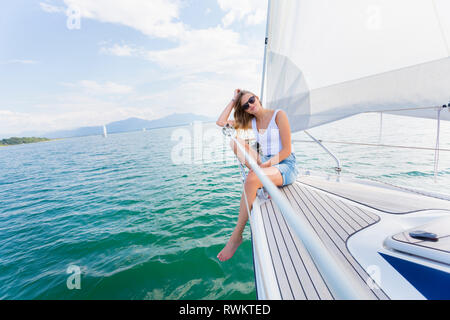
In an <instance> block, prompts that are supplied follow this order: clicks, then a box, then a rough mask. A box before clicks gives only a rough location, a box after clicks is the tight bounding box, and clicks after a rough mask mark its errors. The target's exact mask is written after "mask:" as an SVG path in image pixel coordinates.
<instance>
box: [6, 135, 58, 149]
mask: <svg viewBox="0 0 450 320" xmlns="http://www.w3.org/2000/svg"><path fill="white" fill-rule="evenodd" d="M53 140H59V139H48V138H39V137H11V138H7V139H2V140H0V147H12V146H18V145H22V144H30V143H39V142H48V141H53Z"/></svg>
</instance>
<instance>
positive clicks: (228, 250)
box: [217, 236, 242, 262]
mask: <svg viewBox="0 0 450 320" xmlns="http://www.w3.org/2000/svg"><path fill="white" fill-rule="evenodd" d="M241 243H242V236H241V237H240V238H239V239H236V240H235V239H233V237H231V238H230V240H228V243H227V245H226V246H225V248H223V249H222V251H220V252H219V254H218V255H217V258H218V259H219V260H220V261H222V262H223V261H227V260H228V259H230V258H231V257H232V256H233V255H234V253H235V252H236V249H237V248H238V247H239V245H240V244H241Z"/></svg>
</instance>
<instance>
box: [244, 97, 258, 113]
mask: <svg viewBox="0 0 450 320" xmlns="http://www.w3.org/2000/svg"><path fill="white" fill-rule="evenodd" d="M255 101H256V97H255V96H252V97H250V99H248V101H247V102H246V103H245V104H243V105H242V108H243V109H244V110H247V109H248V108H250V104H254V103H255Z"/></svg>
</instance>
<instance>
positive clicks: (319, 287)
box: [224, 0, 450, 300]
mask: <svg viewBox="0 0 450 320" xmlns="http://www.w3.org/2000/svg"><path fill="white" fill-rule="evenodd" d="M449 18H450V4H449V3H448V1H446V0H393V1H381V0H379V1H377V0H343V1H335V0H283V1H270V0H269V5H268V15H267V29H266V30H267V31H266V40H265V44H266V45H265V53H264V70H263V76H262V79H263V80H262V94H261V99H264V100H263V102H264V104H265V106H266V107H268V108H271V109H276V108H281V109H283V110H285V111H286V113H287V114H288V117H289V120H290V124H291V129H292V132H300V131H304V132H305V133H307V134H309V133H308V132H307V130H308V129H310V128H313V127H317V126H319V125H324V124H327V123H331V122H334V121H337V120H340V119H344V118H347V117H350V116H353V115H356V114H360V113H365V112H377V113H380V114H382V113H388V114H396V115H402V116H409V117H421V118H431V119H436V124H437V145H436V152H438V151H439V124H440V121H448V120H450V112H449V109H450V104H449V99H450V47H449V43H450V22H449V21H450V19H449ZM227 130H228V129H224V133H225V134H226V135H228V136H230V137H231V138H232V139H233V133H232V132H229V131H227ZM310 137H311V138H312V139H313V140H314V141H316V142H317V143H318V144H320V146H322V147H323V148H324V149H325V151H327V152H328V153H329V154H330V155H332V156H334V155H333V154H332V153H331V152H330V151H329V150H328V149H327V148H326V146H324V145H323V144H322V143H321V142H320V141H319V140H318V139H315V138H314V137H312V136H311V135H310ZM240 148H241V152H243V153H244V154H245V156H246V159H247V160H248V162H249V163H250V165H251V167H252V169H253V170H254V171H255V173H256V174H257V175H258V177H259V178H260V180H261V182H262V183H263V185H264V190H265V191H267V193H269V194H270V197H268V196H267V195H266V193H265V192H260V193H259V196H257V198H256V200H255V202H254V203H253V206H252V210H251V214H250V224H251V231H252V236H251V238H252V248H253V259H254V272H255V284H256V291H257V297H258V299H380V300H388V299H419V300H420V299H450V196H449V195H447V194H445V193H442V194H441V193H431V192H424V191H422V190H415V189H413V188H404V187H402V186H394V185H385V184H381V183H376V182H373V181H364V180H361V179H357V180H356V179H351V178H346V177H345V170H344V169H342V168H341V165H340V163H339V162H338V161H337V165H336V174H335V176H334V177H333V178H331V179H326V178H322V177H321V176H315V175H312V174H302V175H300V176H299V177H298V179H297V181H296V182H294V183H293V184H292V185H288V186H285V187H281V188H277V187H275V186H274V185H273V184H271V182H270V180H269V179H268V178H267V177H265V176H264V174H263V173H262V171H261V170H258V169H259V167H258V166H257V164H256V163H255V162H254V161H252V159H251V158H250V157H249V155H248V154H247V153H246V152H245V150H244V149H243V148H242V147H240ZM239 165H240V167H241V170H244V167H243V166H242V165H241V164H239ZM435 168H437V166H435ZM244 171H245V170H244ZM243 179H245V172H244V173H243ZM446 191H448V190H446Z"/></svg>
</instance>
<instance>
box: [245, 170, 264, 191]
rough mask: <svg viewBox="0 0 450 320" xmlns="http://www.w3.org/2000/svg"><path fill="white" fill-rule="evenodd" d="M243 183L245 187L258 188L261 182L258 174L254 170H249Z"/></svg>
mask: <svg viewBox="0 0 450 320" xmlns="http://www.w3.org/2000/svg"><path fill="white" fill-rule="evenodd" d="M245 185H246V186H247V187H253V188H259V186H260V185H261V182H260V181H259V178H258V176H257V175H256V173H255V172H254V171H250V172H249V173H248V175H247V179H246V180H245Z"/></svg>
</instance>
